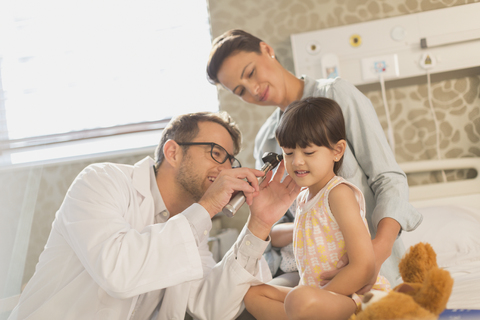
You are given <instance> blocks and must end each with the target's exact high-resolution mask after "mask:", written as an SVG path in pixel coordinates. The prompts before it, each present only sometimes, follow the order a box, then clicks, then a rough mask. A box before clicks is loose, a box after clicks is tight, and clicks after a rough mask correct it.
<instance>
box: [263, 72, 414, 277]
mask: <svg viewBox="0 0 480 320" xmlns="http://www.w3.org/2000/svg"><path fill="white" fill-rule="evenodd" d="M303 79H304V81H305V84H304V90H303V96H302V99H304V98H307V97H326V98H330V99H333V100H335V101H336V102H337V103H338V104H339V105H340V107H341V109H342V112H343V116H344V118H345V128H346V133H347V149H346V151H345V154H344V159H343V165H342V168H341V169H340V171H339V174H338V175H339V176H341V177H343V178H345V179H346V180H348V181H350V182H352V183H353V184H355V185H356V186H358V187H359V188H360V190H361V191H362V193H363V194H364V196H365V201H366V206H367V210H366V216H367V221H368V226H369V229H370V232H371V234H372V237H374V236H375V234H376V232H377V225H378V223H379V222H380V220H381V219H383V218H386V217H388V218H392V219H395V220H396V221H398V223H399V224H400V226H401V230H405V231H412V230H414V229H415V228H416V227H417V226H418V225H419V224H420V223H421V221H422V216H421V214H420V213H419V212H418V211H417V210H416V209H415V208H414V207H413V206H412V205H411V204H410V203H409V202H408V183H407V178H406V175H405V173H404V172H403V171H402V170H401V169H400V167H399V165H398V164H397V162H396V160H395V156H394V155H393V152H392V150H391V149H390V146H389V144H388V142H387V139H386V137H385V133H384V131H383V129H382V126H381V125H380V122H379V121H378V118H377V114H376V112H375V109H374V108H373V106H372V103H371V102H370V100H369V99H368V98H367V97H366V96H365V95H363V94H362V93H361V92H360V91H359V90H358V89H357V88H356V87H355V86H353V85H352V84H350V83H348V82H347V81H345V80H343V79H341V78H335V79H320V80H314V79H312V78H310V77H307V76H303ZM281 115H282V113H281V110H280V108H278V109H277V110H275V111H274V112H273V114H272V115H271V116H270V117H269V118H268V119H267V121H265V123H264V124H263V126H262V127H261V129H260V130H259V132H258V134H257V137H256V138H255V149H254V157H255V159H256V167H257V168H259V167H261V166H262V165H263V162H262V160H261V159H262V158H261V157H262V155H263V153H264V152H267V151H270V152H277V153H278V152H281V148H280V147H279V146H278V143H277V141H276V139H275V130H276V128H277V127H278V124H279V122H280V118H281ZM404 251H405V249H404V247H403V243H402V242H401V241H399V240H398V239H397V241H395V244H394V247H393V250H392V255H391V256H390V258H388V259H387V260H386V261H385V263H384V264H383V266H382V269H381V273H382V274H383V275H384V276H385V277H387V279H388V280H389V281H390V283H391V284H393V285H395V284H396V283H398V282H399V281H400V280H401V279H400V273H399V271H398V263H399V261H400V258H401V257H402V255H403V253H404Z"/></svg>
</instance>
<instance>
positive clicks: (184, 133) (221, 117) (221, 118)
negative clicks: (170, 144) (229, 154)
mask: <svg viewBox="0 0 480 320" xmlns="http://www.w3.org/2000/svg"><path fill="white" fill-rule="evenodd" d="M201 121H210V122H215V123H218V124H220V125H221V126H223V127H224V128H225V129H227V131H228V133H229V134H230V136H231V137H232V140H233V155H234V156H236V155H237V154H238V153H239V152H240V148H241V146H242V134H241V132H240V129H239V128H238V125H237V124H236V123H235V122H234V121H233V119H232V118H231V117H230V115H229V114H228V113H226V112H225V111H221V112H197V113H187V114H183V115H180V116H177V117H175V118H173V119H172V120H171V121H170V122H169V123H168V125H167V126H166V127H165V129H163V131H162V137H161V138H160V142H159V144H158V146H157V149H156V150H155V168H156V169H158V168H159V167H160V165H161V164H162V162H163V159H164V158H165V155H164V153H163V146H164V145H165V143H166V142H167V141H168V140H170V139H171V140H174V141H176V142H191V141H192V140H193V139H194V138H195V137H196V136H197V134H198V132H199V130H200V129H199V128H198V123H199V122H201Z"/></svg>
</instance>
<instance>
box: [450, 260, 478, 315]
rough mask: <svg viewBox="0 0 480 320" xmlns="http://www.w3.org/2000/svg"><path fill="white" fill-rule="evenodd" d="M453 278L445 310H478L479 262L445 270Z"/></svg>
mask: <svg viewBox="0 0 480 320" xmlns="http://www.w3.org/2000/svg"><path fill="white" fill-rule="evenodd" d="M445 270H448V271H449V272H450V275H451V276H452V278H453V281H454V283H453V289H452V294H451V296H450V299H449V300H448V303H447V309H480V261H473V262H468V263H465V264H463V265H459V266H454V267H448V268H445Z"/></svg>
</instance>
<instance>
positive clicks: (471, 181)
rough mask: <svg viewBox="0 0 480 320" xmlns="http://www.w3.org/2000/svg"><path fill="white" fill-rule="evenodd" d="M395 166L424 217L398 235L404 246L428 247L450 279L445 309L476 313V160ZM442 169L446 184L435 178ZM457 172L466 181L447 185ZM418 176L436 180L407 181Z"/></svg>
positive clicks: (479, 182)
mask: <svg viewBox="0 0 480 320" xmlns="http://www.w3.org/2000/svg"><path fill="white" fill-rule="evenodd" d="M400 166H401V167H402V169H403V170H404V171H405V173H407V177H408V178H409V184H410V202H411V203H412V205H413V206H415V207H416V208H417V209H418V210H419V211H420V212H421V213H422V215H423V222H422V223H421V224H420V226H419V227H418V228H417V229H416V230H414V231H413V232H404V233H402V236H401V239H402V240H403V243H404V244H405V248H407V250H408V248H409V247H410V246H412V245H414V244H415V243H418V242H428V243H430V244H431V245H432V247H433V249H434V250H435V252H436V253H437V263H438V265H439V266H440V267H442V268H444V269H445V270H448V271H449V272H450V274H451V276H452V277H453V279H454V286H453V290H452V294H451V296H450V300H449V301H448V304H447V308H448V309H480V158H461V159H446V160H429V161H416V162H406V163H401V164H400ZM442 170H443V171H444V172H446V173H447V175H446V176H448V177H449V179H448V180H447V181H448V182H443V181H444V180H443V179H442V178H441V177H442V174H439V173H440V172H441V171H442ZM452 170H453V171H452ZM458 170H463V176H464V177H468V179H462V180H455V181H451V180H452V179H450V178H452V177H454V176H459V175H458V174H455V172H459V171H458ZM422 173H423V174H424V175H425V174H426V175H427V176H428V175H429V176H430V177H432V176H435V175H436V176H437V177H440V179H439V180H440V181H441V182H438V183H432V184H419V183H418V182H417V183H415V184H416V185H412V184H413V183H412V182H411V180H412V179H411V177H414V176H415V175H418V174H422ZM460 176H462V174H460ZM420 180H422V179H420ZM424 180H428V179H425V178H423V181H424ZM430 180H431V179H430Z"/></svg>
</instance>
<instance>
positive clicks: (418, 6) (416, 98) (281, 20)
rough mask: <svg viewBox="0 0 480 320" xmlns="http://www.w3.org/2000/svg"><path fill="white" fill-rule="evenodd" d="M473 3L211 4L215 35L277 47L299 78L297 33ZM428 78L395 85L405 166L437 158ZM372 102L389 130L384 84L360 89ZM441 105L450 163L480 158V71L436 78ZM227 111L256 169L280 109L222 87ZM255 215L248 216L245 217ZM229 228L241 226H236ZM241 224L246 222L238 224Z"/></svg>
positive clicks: (393, 108) (391, 93)
mask: <svg viewBox="0 0 480 320" xmlns="http://www.w3.org/2000/svg"><path fill="white" fill-rule="evenodd" d="M473 2H477V1H469V0H463V1H460V0H407V1H398V0H384V1H380V0H244V1H236V0H209V10H210V21H211V26H212V35H213V37H216V36H218V35H220V34H221V33H223V32H224V31H226V30H229V29H232V28H239V29H244V30H246V31H248V32H251V33H252V34H254V35H256V36H257V37H259V38H260V39H263V40H264V41H265V42H267V43H268V44H270V45H271V46H272V47H273V48H274V50H275V53H276V56H277V58H278V60H279V61H280V62H281V63H282V65H283V66H285V67H286V68H287V69H288V70H289V71H291V72H292V73H293V70H294V68H293V59H292V50H291V43H290V35H291V34H292V33H301V32H307V31H313V30H318V29H324V28H331V27H336V26H342V25H348V24H353V23H358V22H364V21H370V20H376V19H383V18H389V17H394V16H399V15H404V14H410V13H416V12H421V11H428V10H435V9H441V8H445V7H450V6H456V5H468V3H473ZM426 83H427V80H426V77H425V78H415V79H410V80H409V81H395V82H387V84H386V89H387V92H386V94H387V101H388V104H389V108H390V114H391V115H390V116H391V120H392V123H393V127H394V132H395V133H394V134H395V139H396V158H397V161H398V162H405V161H415V160H424V159H434V158H436V137H435V136H436V133H435V124H434V121H433V117H432V115H431V112H430V111H429V104H428V92H427V86H426ZM359 89H360V90H361V91H363V92H364V93H365V94H366V96H367V97H368V98H370V100H371V101H372V104H373V106H374V107H375V110H376V112H377V115H378V117H379V120H380V122H381V124H382V126H383V128H384V129H386V128H387V121H386V118H385V111H384V107H383V102H382V95H381V91H380V85H379V84H378V85H369V86H363V87H359ZM432 94H433V105H434V109H435V112H436V116H437V119H438V121H439V125H440V130H441V134H440V137H441V138H440V140H441V143H440V150H441V151H440V152H441V156H442V157H443V158H457V157H480V68H477V69H472V70H467V71H464V72H453V73H448V74H443V75H432ZM219 97H220V108H221V109H222V110H226V111H227V112H229V113H230V114H231V115H232V116H233V117H234V119H236V121H237V122H238V123H239V125H240V127H241V129H242V132H243V134H244V150H243V151H242V153H241V154H240V156H239V159H240V161H241V162H242V164H245V166H254V160H253V156H252V151H253V146H254V139H255V135H256V133H257V131H258V129H259V128H260V126H261V125H262V123H263V122H264V121H265V119H266V118H267V117H268V116H269V115H270V114H271V113H272V111H273V110H274V108H273V107H256V106H253V105H248V104H246V103H244V102H242V101H241V100H240V99H238V98H237V97H235V96H233V95H232V94H229V93H228V92H226V91H225V90H223V89H220V92H219ZM246 216H247V214H246V213H245V212H242V214H241V217H242V219H244V218H245V217H246ZM226 223H230V224H234V223H233V222H232V221H226ZM238 223H239V224H240V223H241V221H238Z"/></svg>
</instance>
